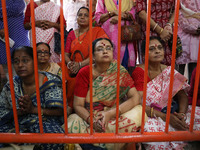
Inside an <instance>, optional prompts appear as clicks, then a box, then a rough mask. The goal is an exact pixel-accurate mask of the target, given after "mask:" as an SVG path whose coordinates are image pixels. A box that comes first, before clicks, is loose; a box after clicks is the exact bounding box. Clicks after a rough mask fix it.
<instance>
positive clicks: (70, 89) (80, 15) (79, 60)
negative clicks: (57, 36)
mask: <svg viewBox="0 0 200 150" xmlns="http://www.w3.org/2000/svg"><path fill="white" fill-rule="evenodd" d="M77 23H78V25H79V28H78V29H76V30H72V31H71V32H69V35H68V37H67V42H66V47H65V62H66V64H67V73H66V79H67V100H68V104H69V106H70V107H71V108H73V99H74V85H75V81H76V78H75V75H76V74H77V73H78V71H79V69H80V68H82V67H84V66H86V65H88V64H89V58H88V56H89V50H88V49H89V9H88V8H87V7H81V8H80V9H79V10H78V12H77ZM99 37H108V36H107V35H106V33H105V32H104V30H103V29H102V28H100V27H94V28H92V40H95V39H97V38H99ZM72 74H73V75H72Z"/></svg>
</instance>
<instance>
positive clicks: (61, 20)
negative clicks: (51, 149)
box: [60, 0, 68, 134]
mask: <svg viewBox="0 0 200 150" xmlns="http://www.w3.org/2000/svg"><path fill="white" fill-rule="evenodd" d="M63 18H64V15H63V0H60V34H61V57H62V58H61V59H62V61H61V67H62V87H63V91H64V92H63V108H64V122H65V134H68V127H67V96H66V92H65V91H66V81H65V79H66V70H65V48H64V47H65V43H64V42H65V41H64V19H63Z"/></svg>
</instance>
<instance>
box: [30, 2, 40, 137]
mask: <svg viewBox="0 0 200 150" xmlns="http://www.w3.org/2000/svg"><path fill="white" fill-rule="evenodd" d="M30 6H31V26H32V40H33V41H32V43H33V59H34V70H35V71H34V73H35V87H36V97H37V108H38V117H39V125H40V133H43V125H42V115H41V103H40V90H39V88H40V86H39V78H38V63H37V49H36V34H35V32H36V31H35V13H34V1H33V0H30Z"/></svg>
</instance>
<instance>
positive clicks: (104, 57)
mask: <svg viewBox="0 0 200 150" xmlns="http://www.w3.org/2000/svg"><path fill="white" fill-rule="evenodd" d="M92 46H93V59H94V61H95V64H94V65H93V66H92V68H93V72H92V74H93V113H94V117H93V129H94V132H106V133H114V132H115V128H116V127H115V126H116V120H115V118H116V101H117V94H116V89H117V62H116V61H115V60H113V44H112V43H111V41H110V40H109V39H107V38H99V39H96V40H95V41H94V42H93V45H92ZM89 68H90V67H89V66H85V67H84V68H82V69H81V70H80V71H79V73H78V75H77V81H76V86H75V91H74V95H75V96H74V110H75V112H76V114H72V115H70V116H69V118H68V131H69V132H70V133H89V132H90V127H89V124H90V112H89V111H90V107H89V106H90V90H89V75H90V73H89V70H90V69H89ZM119 98H120V105H119V132H120V133H125V132H136V131H137V130H138V128H139V127H140V125H141V115H142V113H141V112H142V106H140V105H138V104H139V99H140V96H139V94H138V92H137V90H136V89H135V87H134V82H133V80H132V78H131V77H130V75H129V73H128V72H127V70H126V69H125V68H124V67H123V66H121V67H120V96H119ZM122 145H123V144H122ZM101 146H102V145H101ZM104 146H105V145H104ZM106 148H107V149H110V148H111V145H107V144H106Z"/></svg>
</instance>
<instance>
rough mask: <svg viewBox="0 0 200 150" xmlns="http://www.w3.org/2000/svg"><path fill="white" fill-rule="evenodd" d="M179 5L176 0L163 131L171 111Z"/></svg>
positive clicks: (178, 0)
mask: <svg viewBox="0 0 200 150" xmlns="http://www.w3.org/2000/svg"><path fill="white" fill-rule="evenodd" d="M179 6H180V0H177V1H176V9H175V20H174V34H173V47H172V60H171V75H170V85H169V95H168V105H167V115H166V126H165V132H166V133H168V129H169V120H170V111H171V103H172V89H173V83H174V69H175V61H176V60H175V57H176V42H177V31H178V17H179Z"/></svg>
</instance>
